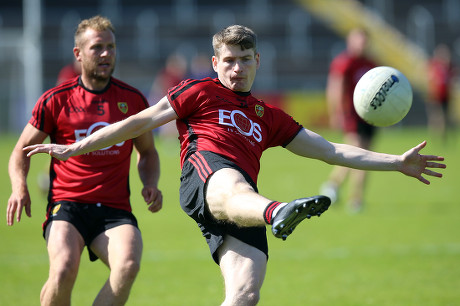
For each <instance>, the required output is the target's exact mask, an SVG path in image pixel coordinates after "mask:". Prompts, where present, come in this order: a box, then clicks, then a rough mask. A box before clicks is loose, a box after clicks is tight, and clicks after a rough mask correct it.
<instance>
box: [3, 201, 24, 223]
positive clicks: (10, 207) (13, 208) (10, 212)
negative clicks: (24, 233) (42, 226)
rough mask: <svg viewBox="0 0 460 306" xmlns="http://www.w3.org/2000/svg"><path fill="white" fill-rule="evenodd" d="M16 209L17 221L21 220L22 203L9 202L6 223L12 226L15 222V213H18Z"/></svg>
mask: <svg viewBox="0 0 460 306" xmlns="http://www.w3.org/2000/svg"><path fill="white" fill-rule="evenodd" d="M16 211H17V212H18V214H17V216H16V221H17V222H19V221H21V215H22V205H21V204H11V203H8V206H7V208H6V224H7V225H8V226H12V225H13V224H14V215H15V214H16Z"/></svg>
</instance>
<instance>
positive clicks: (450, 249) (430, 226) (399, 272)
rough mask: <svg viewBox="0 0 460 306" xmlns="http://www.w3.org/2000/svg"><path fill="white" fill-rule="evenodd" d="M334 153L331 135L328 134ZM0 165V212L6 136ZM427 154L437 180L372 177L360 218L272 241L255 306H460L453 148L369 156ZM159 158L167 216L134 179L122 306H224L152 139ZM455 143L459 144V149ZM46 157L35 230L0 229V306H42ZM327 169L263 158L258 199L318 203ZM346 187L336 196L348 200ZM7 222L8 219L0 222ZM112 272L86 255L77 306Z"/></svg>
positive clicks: (396, 145) (431, 146)
mask: <svg viewBox="0 0 460 306" xmlns="http://www.w3.org/2000/svg"><path fill="white" fill-rule="evenodd" d="M323 134H324V135H325V136H326V137H327V138H328V139H330V140H332V141H339V140H340V138H339V137H338V136H337V135H336V134H332V133H328V132H326V133H323ZM1 137H2V141H1V143H0V156H2V160H3V162H2V163H1V164H0V167H1V168H0V169H1V170H2V173H3V175H2V176H1V185H0V186H1V187H0V188H2V189H1V190H2V192H1V193H0V194H1V196H2V202H3V203H4V208H5V207H6V203H7V201H8V197H9V195H10V189H11V188H10V183H9V180H8V174H7V163H8V157H9V154H10V152H11V150H12V148H13V146H14V143H15V141H16V136H8V135H3V136H1ZM425 139H428V141H429V143H428V146H427V148H425V149H424V150H423V151H422V153H423V154H439V155H443V156H445V157H446V163H447V165H448V168H447V169H445V170H444V171H443V174H444V178H442V179H436V178H433V179H431V181H432V184H431V185H430V186H426V185H424V184H422V183H420V182H418V181H417V180H415V179H413V178H408V177H405V176H404V175H402V174H400V173H395V172H372V173H371V175H370V177H369V184H368V186H367V189H366V207H365V210H364V211H363V212H362V213H361V214H358V215H349V214H348V213H347V212H346V209H345V200H342V201H340V202H338V203H337V205H334V206H333V207H331V208H330V209H329V211H328V212H326V213H325V214H324V215H323V216H322V217H321V218H312V219H311V220H307V221H306V222H303V223H302V224H300V225H299V227H298V228H297V229H296V231H295V233H294V234H293V235H292V236H290V237H289V238H288V239H287V240H286V241H282V240H280V239H276V238H274V237H272V236H269V247H270V259H269V263H268V270H267V275H266V278H265V283H264V286H263V289H262V292H261V301H260V305H328V306H329V305H341V306H342V305H379V306H380V305H392V306H393V305H433V306H435V305H436V306H438V305H456V304H458V301H460V293H459V292H458V288H459V287H460V278H459V277H458V275H460V265H459V258H460V235H459V234H460V233H459V225H460V205H458V195H459V192H458V184H459V183H458V182H459V181H460V160H459V158H458V157H457V152H458V149H459V147H460V138H459V137H453V138H452V139H451V141H450V142H449V143H447V144H442V143H441V142H439V141H436V140H434V141H433V142H431V141H430V138H429V136H428V135H427V133H426V131H425V129H421V128H420V129H401V128H397V127H395V128H390V129H385V130H382V131H381V133H380V135H379V136H378V139H377V143H376V146H375V150H377V151H382V152H388V153H394V154H401V153H403V152H404V151H405V150H407V149H409V148H411V147H413V146H415V145H416V144H418V143H420V142H421V141H422V140H425ZM156 141H157V146H158V150H159V152H160V154H161V163H162V164H161V172H162V173H161V183H160V188H161V189H162V191H163V196H164V208H163V210H162V211H161V212H159V213H157V214H151V213H149V212H148V211H147V210H146V208H145V205H144V204H143V201H142V198H141V196H140V183H139V179H138V176H137V173H136V171H135V169H133V171H132V174H131V181H132V183H131V190H132V205H133V208H134V213H135V214H136V216H137V218H138V220H139V225H140V228H141V231H142V234H143V238H144V253H143V258H142V267H141V272H140V273H139V275H138V278H137V280H136V283H135V284H134V287H133V290H132V293H131V296H130V299H129V301H128V305H136V306H139V305H200V306H201V305H218V304H220V303H221V302H222V300H223V296H224V293H223V281H222V278H221V276H220V271H219V269H218V267H217V265H215V264H214V263H213V261H212V260H211V257H210V255H209V251H208V248H207V245H206V243H205V240H204V239H203V238H202V237H201V233H200V231H199V229H198V227H197V226H196V225H195V223H194V222H193V221H192V220H191V219H189V218H188V217H187V216H186V215H185V214H184V213H183V212H182V211H181V209H180V206H179V196H178V189H179V175H180V171H179V159H178V153H179V151H178V144H177V142H176V141H175V140H173V141H170V140H164V139H160V138H158V137H157V138H156ZM456 141H457V142H456ZM48 161H49V157H47V156H45V155H43V156H34V157H33V160H32V169H31V171H30V176H29V188H30V191H31V197H32V218H27V217H25V216H24V215H23V220H22V221H21V222H20V223H19V224H15V225H14V226H13V227H7V226H6V220H5V219H3V220H4V223H3V225H2V226H0V237H1V241H2V248H1V249H0V284H1V286H0V305H38V304H39V294H40V290H41V287H42V285H43V283H44V282H45V280H46V278H47V274H48V258H47V253H46V249H45V243H44V240H43V238H42V236H41V223H42V222H43V219H44V214H45V205H46V198H45V196H44V195H43V194H41V193H40V191H39V189H38V187H37V183H36V178H37V175H38V173H39V172H40V171H42V170H43V165H44V164H46V163H47V162H48ZM330 170H331V166H329V165H326V164H323V163H321V162H319V161H314V160H306V159H302V158H300V157H296V156H294V155H292V154H290V153H289V152H287V151H286V150H284V149H281V148H275V149H270V150H268V151H267V152H266V153H265V154H264V156H263V158H262V171H261V174H260V179H259V190H260V192H261V193H262V194H264V195H266V196H268V197H272V198H274V199H276V200H280V201H290V200H292V199H294V198H297V197H303V196H309V195H313V194H317V193H318V189H319V186H320V185H321V183H322V182H323V181H324V180H325V179H326V178H327V176H328V174H329V172H330ZM346 196H347V186H345V187H344V189H343V191H342V199H346ZM3 211H4V212H5V210H3ZM107 275H108V270H107V268H106V267H105V266H103V265H102V263H101V262H96V263H90V262H89V260H88V255H87V252H86V250H85V251H84V253H83V256H82V263H81V268H80V272H79V275H78V279H77V283H76V285H75V288H74V291H73V296H72V303H73V305H90V304H91V303H92V301H93V299H94V297H95V296H96V295H97V292H98V290H99V289H100V287H102V285H103V283H104V282H105V280H106V277H107Z"/></svg>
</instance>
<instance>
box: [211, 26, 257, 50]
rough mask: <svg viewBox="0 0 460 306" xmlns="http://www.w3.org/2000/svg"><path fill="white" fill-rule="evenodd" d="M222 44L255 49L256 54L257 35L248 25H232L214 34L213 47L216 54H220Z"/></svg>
mask: <svg viewBox="0 0 460 306" xmlns="http://www.w3.org/2000/svg"><path fill="white" fill-rule="evenodd" d="M222 45H234V46H240V47H241V50H246V49H254V54H256V53H257V35H256V33H254V31H253V30H251V29H250V28H248V27H245V26H242V25H231V26H228V27H226V28H225V29H223V30H221V31H219V32H217V33H216V34H214V36H213V38H212V47H213V49H214V55H215V56H217V57H218V56H219V52H220V48H221V47H222Z"/></svg>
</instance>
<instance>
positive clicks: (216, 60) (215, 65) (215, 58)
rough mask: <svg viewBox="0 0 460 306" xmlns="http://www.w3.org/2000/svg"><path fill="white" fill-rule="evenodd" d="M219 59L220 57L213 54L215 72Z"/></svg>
mask: <svg viewBox="0 0 460 306" xmlns="http://www.w3.org/2000/svg"><path fill="white" fill-rule="evenodd" d="M218 61H219V59H218V58H217V56H215V55H213V56H212V69H214V71H215V72H217V62H218Z"/></svg>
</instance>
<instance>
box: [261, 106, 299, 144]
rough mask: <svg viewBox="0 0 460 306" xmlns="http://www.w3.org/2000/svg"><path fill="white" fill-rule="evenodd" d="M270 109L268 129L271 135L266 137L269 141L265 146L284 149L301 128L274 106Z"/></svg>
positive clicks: (290, 117)
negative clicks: (270, 117)
mask: <svg viewBox="0 0 460 306" xmlns="http://www.w3.org/2000/svg"><path fill="white" fill-rule="evenodd" d="M270 107H271V108H272V124H271V129H270V134H271V135H270V137H268V139H269V140H270V141H269V142H268V143H267V146H268V147H275V146H283V147H286V146H287V145H288V144H289V143H290V142H291V141H292V140H293V139H294V138H295V136H297V134H298V133H299V131H300V130H301V129H302V128H303V127H302V125H301V124H299V123H298V122H297V121H295V120H294V118H292V116H290V115H288V114H287V113H286V112H284V111H283V110H281V109H279V108H277V107H274V106H270Z"/></svg>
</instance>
